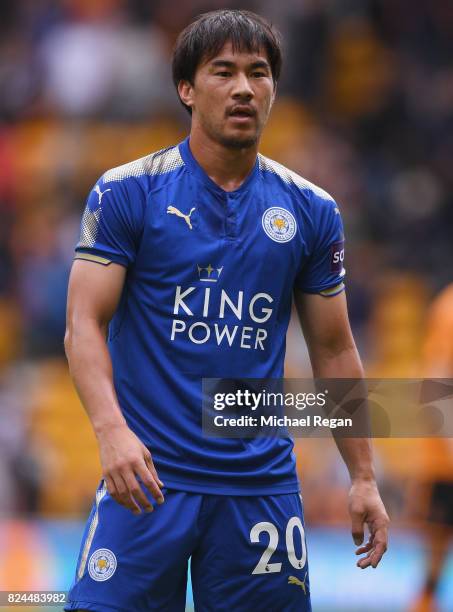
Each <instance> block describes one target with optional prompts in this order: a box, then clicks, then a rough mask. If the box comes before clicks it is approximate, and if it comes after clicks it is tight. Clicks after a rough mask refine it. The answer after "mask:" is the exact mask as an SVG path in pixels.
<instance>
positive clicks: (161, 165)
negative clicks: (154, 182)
mask: <svg viewBox="0 0 453 612" xmlns="http://www.w3.org/2000/svg"><path fill="white" fill-rule="evenodd" d="M183 165H184V161H183V159H182V157H181V154H180V153H179V148H178V147H177V146H176V147H170V148H169V149H162V150H161V151H157V153H151V155H146V156H145V157H141V158H140V159H137V160H135V161H132V162H129V163H128V164H123V165H122V166H118V167H117V168H112V169H111V170H107V172H106V173H105V174H104V177H103V178H104V183H109V182H111V181H123V180H124V179H126V178H129V177H131V176H143V175H145V174H149V175H156V174H166V173H167V172H171V171H172V170H176V169H177V168H179V167H181V166H183Z"/></svg>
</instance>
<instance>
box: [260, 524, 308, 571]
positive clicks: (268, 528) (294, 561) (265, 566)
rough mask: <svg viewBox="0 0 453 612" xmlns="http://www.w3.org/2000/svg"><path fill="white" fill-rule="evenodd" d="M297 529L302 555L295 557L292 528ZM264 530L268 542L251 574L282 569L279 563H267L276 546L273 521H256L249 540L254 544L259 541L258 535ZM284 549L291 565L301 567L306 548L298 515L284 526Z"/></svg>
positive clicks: (275, 531)
mask: <svg viewBox="0 0 453 612" xmlns="http://www.w3.org/2000/svg"><path fill="white" fill-rule="evenodd" d="M295 528H297V529H298V530H299V533H300V536H301V539H302V557H301V558H300V559H298V558H297V556H296V553H295V551H294V529H295ZM263 531H265V532H266V533H268V534H269V544H268V546H267V548H266V550H265V551H264V552H263V554H262V555H261V559H260V560H259V561H258V564H257V565H256V567H255V569H254V570H253V572H252V574H272V573H275V572H280V571H281V569H282V564H281V563H269V561H270V558H271V557H272V555H273V554H274V552H275V551H276V549H277V546H278V531H277V527H276V526H275V525H274V524H273V523H268V522H266V521H263V522H261V523H257V524H256V525H254V526H253V527H252V529H251V530H250V541H251V542H252V543H253V544H256V543H257V542H259V541H260V535H261V534H262V533H263ZM286 550H287V552H288V560H289V562H290V563H291V565H292V566H293V567H294V568H296V569H302V568H303V567H304V565H305V563H306V561H307V548H306V546H305V532H304V527H303V525H302V521H301V520H300V518H299V517H298V516H293V517H291V518H290V519H289V521H288V524H287V526H286Z"/></svg>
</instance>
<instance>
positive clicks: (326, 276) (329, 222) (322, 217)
mask: <svg viewBox="0 0 453 612" xmlns="http://www.w3.org/2000/svg"><path fill="white" fill-rule="evenodd" d="M325 195H326V197H321V196H318V195H315V194H313V202H312V204H313V231H314V235H313V241H312V248H311V253H310V255H309V257H308V260H306V261H305V262H304V263H303V264H302V266H301V268H300V270H299V273H298V275H297V277H296V281H295V287H296V288H297V289H299V290H300V291H302V292H304V293H319V294H321V295H324V296H326V297H331V296H334V295H337V294H338V293H341V291H343V290H344V282H343V279H344V276H345V269H344V266H343V261H344V233H343V223H342V220H341V214H340V210H339V208H338V206H337V204H336V202H335V201H334V200H333V199H332V198H330V196H328V194H325Z"/></svg>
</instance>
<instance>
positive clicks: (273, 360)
mask: <svg viewBox="0 0 453 612" xmlns="http://www.w3.org/2000/svg"><path fill="white" fill-rule="evenodd" d="M280 67H281V50H280V45H279V41H278V37H277V35H276V33H275V31H274V30H273V29H272V27H271V26H270V25H269V24H268V23H267V22H266V21H264V20H263V19H262V18H261V17H259V16H257V15H254V14H253V13H249V12H246V11H231V10H221V11H215V12H211V13H207V14H205V15H202V16H201V17H199V18H198V19H197V20H196V21H195V22H194V23H192V24H191V25H189V26H188V27H187V28H186V29H185V30H184V31H183V32H182V33H181V35H180V37H179V39H178V42H177V44H176V48H175V51H174V58H173V77H174V81H175V85H176V87H177V90H178V93H179V96H180V99H181V101H182V103H183V104H184V106H185V107H186V108H187V109H188V110H189V112H190V114H191V117H192V125H191V131H190V138H188V139H187V140H185V141H184V142H183V143H181V144H180V145H178V146H175V147H170V148H169V149H166V150H164V151H159V152H157V153H155V154H152V155H149V156H147V157H145V158H143V159H140V160H138V161H136V162H132V163H130V164H126V165H124V166H121V167H119V168H115V169H113V170H109V171H108V172H106V173H105V174H104V175H103V177H102V178H101V179H100V180H99V182H98V183H97V184H96V185H95V187H94V189H93V191H92V192H91V194H90V196H89V198H88V202H87V207H86V210H85V213H84V216H83V219H82V235H81V239H80V242H79V244H78V246H77V249H76V250H77V254H76V261H75V263H74V267H73V270H72V273H71V279H70V287H69V301H68V329H67V334H66V340H65V346H66V351H67V355H68V359H69V364H70V369H71V374H72V376H73V379H74V381H75V384H76V386H77V389H78V392H79V394H80V397H81V399H82V402H83V404H84V406H85V408H86V410H87V413H88V415H89V417H90V419H91V421H92V424H93V428H94V431H95V432H96V435H97V438H98V442H99V450H100V457H101V463H102V468H103V480H102V482H101V485H100V487H99V489H98V491H97V494H96V502H95V504H94V507H93V510H92V513H91V516H90V518H89V521H88V524H87V528H86V533H85V535H84V538H83V542H82V548H81V552H80V557H79V561H78V565H77V571H76V580H75V583H74V585H73V587H72V590H71V592H70V597H69V604H68V606H67V608H66V609H67V610H75V609H80V610H96V611H97V612H100V611H104V610H105V611H107V610H128V611H136V610H137V611H139V610H168V611H173V610H174V611H179V610H184V605H185V592H186V579H187V564H188V559H189V558H190V559H191V576H192V586H193V593H194V601H195V607H196V609H197V610H202V611H208V610H216V611H219V610H235V611H237V612H239V611H246V610H266V611H267V612H270V611H274V612H277V611H278V612H281V611H288V612H289V611H292V610H298V611H300V610H310V609H311V607H310V599H309V580H308V569H307V555H306V547H305V536H304V527H303V516H302V505H301V498H300V496H299V484H298V481H297V476H296V471H295V462H294V455H293V453H292V442H291V440H290V439H287V438H269V437H268V438H257V439H247V440H234V439H218V438H207V437H203V435H202V431H201V400H202V394H201V379H202V377H220V378H232V377H248V378H278V377H281V376H282V375H283V361H284V354H285V334H286V329H287V326H288V320H289V316H290V306H291V298H292V294H293V289H294V288H296V289H297V295H296V300H297V305H298V309H299V313H300V317H301V320H302V324H303V328H304V332H305V335H306V338H307V342H308V346H309V349H310V354H311V360H312V365H313V370H314V374H315V376H317V377H324V378H328V377H350V378H352V377H360V376H362V368H361V365H360V361H359V357H358V354H357V351H356V348H355V346H354V342H353V339H352V335H351V331H350V328H349V324H348V318H347V312H346V302H345V297H344V293H343V270H342V265H341V260H342V248H343V247H342V240H343V235H342V226H341V220H340V215H339V210H338V208H337V206H336V204H335V202H334V201H333V200H332V198H331V197H330V196H329V195H328V194H326V193H325V192H324V191H322V190H320V189H318V188H317V187H315V186H314V185H311V184H310V183H308V182H307V181H305V180H304V179H302V178H301V177H299V176H297V175H296V174H294V173H292V172H290V171H289V170H287V169H286V168H284V167H283V166H280V165H279V164H276V163H275V162H273V161H271V160H269V159H267V158H265V157H263V156H261V155H258V144H259V140H260V136H261V133H262V130H263V128H264V125H265V124H266V121H267V119H268V116H269V112H270V110H271V107H272V104H273V102H274V98H275V93H276V82H277V79H278V76H279V73H280ZM107 326H108V340H107V343H106V340H105V334H106V332H107ZM338 445H339V447H340V451H341V452H342V455H343V457H344V459H345V461H346V463H347V465H348V468H349V470H350V473H351V477H352V488H351V495H350V507H351V515H352V522H353V536H354V540H355V542H356V544H360V543H361V542H362V541H363V527H364V523H367V524H368V526H369V528H370V532H371V536H370V540H369V542H368V543H367V544H365V545H364V546H362V547H360V548H359V549H358V551H357V553H358V554H360V553H367V554H366V556H365V557H364V558H362V559H360V560H359V562H358V565H359V567H362V568H365V567H368V566H370V565H371V566H373V567H376V565H377V564H378V563H379V561H380V559H381V557H382V555H383V553H384V551H385V548H386V541H387V522H388V518H387V515H386V513H385V510H384V507H383V504H382V501H381V499H380V497H379V493H378V491H377V487H376V483H375V479H374V472H373V467H372V460H371V450H370V445H369V443H368V441H367V440H349V441H346V440H343V441H339V442H338ZM153 509H154V511H153V512H152V513H150V514H146V513H142V512H141V510H145V511H148V512H150V511H152V510H153Z"/></svg>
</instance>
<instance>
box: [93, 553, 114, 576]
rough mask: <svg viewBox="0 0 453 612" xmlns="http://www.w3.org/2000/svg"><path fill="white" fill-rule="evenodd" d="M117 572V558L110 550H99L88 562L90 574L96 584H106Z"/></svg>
mask: <svg viewBox="0 0 453 612" xmlns="http://www.w3.org/2000/svg"><path fill="white" fill-rule="evenodd" d="M115 570H116V557H115V555H114V554H113V553H112V551H111V550H109V549H108V548H98V549H97V550H95V551H94V553H93V554H92V555H91V557H90V560H89V561H88V572H89V574H90V576H91V578H93V580H96V582H104V580H108V579H109V578H111V577H112V576H113V574H114V573H115Z"/></svg>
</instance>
